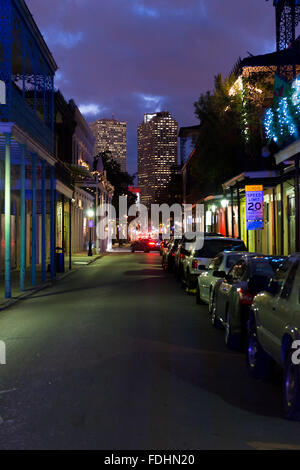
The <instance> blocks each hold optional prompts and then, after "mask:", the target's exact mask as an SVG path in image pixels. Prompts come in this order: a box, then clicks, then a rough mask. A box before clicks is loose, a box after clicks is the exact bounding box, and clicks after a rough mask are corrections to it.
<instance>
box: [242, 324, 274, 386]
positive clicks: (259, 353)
mask: <svg viewBox="0 0 300 470" xmlns="http://www.w3.org/2000/svg"><path fill="white" fill-rule="evenodd" d="M246 358H247V366H248V370H249V372H250V374H251V375H252V376H253V377H255V378H257V379H267V378H268V377H269V375H270V370H271V358H270V356H269V355H268V354H267V353H266V352H265V351H264V350H263V348H262V347H261V345H260V343H259V341H258V337H257V332H256V325H255V322H250V321H249V324H248V334H247V345H246Z"/></svg>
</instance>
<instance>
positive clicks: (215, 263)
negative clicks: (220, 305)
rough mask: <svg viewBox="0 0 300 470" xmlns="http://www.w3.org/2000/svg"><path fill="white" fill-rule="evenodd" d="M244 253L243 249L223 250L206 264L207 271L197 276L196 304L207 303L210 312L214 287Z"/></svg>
mask: <svg viewBox="0 0 300 470" xmlns="http://www.w3.org/2000/svg"><path fill="white" fill-rule="evenodd" d="M244 254H245V252H244V251H241V252H239V251H237V252H232V251H223V252H221V253H219V254H218V255H217V256H216V257H215V258H214V259H213V260H212V261H211V263H210V265H209V266H208V269H207V271H203V272H202V273H201V274H200V276H198V282H197V292H196V302H197V304H208V306H209V311H210V312H211V305H212V298H213V293H214V287H215V284H216V282H217V281H219V279H220V278H224V277H225V276H226V274H228V272H229V271H230V269H231V268H232V266H234V265H235V263H236V262H237V261H239V260H240V259H241V257H242V256H243V255H244Z"/></svg>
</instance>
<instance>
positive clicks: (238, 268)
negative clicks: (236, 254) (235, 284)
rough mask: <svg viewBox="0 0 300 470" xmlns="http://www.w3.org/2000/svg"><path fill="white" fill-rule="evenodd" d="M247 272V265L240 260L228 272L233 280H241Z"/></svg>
mask: <svg viewBox="0 0 300 470" xmlns="http://www.w3.org/2000/svg"><path fill="white" fill-rule="evenodd" d="M246 271H247V263H246V261H245V260H241V261H240V262H238V263H236V264H235V266H233V268H232V269H231V271H230V274H231V276H232V277H233V279H234V280H241V279H242V278H243V277H244V274H245V273H246Z"/></svg>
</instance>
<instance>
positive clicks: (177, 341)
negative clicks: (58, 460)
mask: <svg viewBox="0 0 300 470" xmlns="http://www.w3.org/2000/svg"><path fill="white" fill-rule="evenodd" d="M0 339H1V340H4V341H5V342H6V346H7V364H6V365H5V366H4V365H3V366H0V448H1V449H32V448H34V449H120V450H131V449H182V450H183V449H261V448H274V449H277V448H300V424H299V423H293V422H288V421H285V420H284V419H282V417H281V402H280V382H278V381H276V380H275V381H274V382H273V383H271V382H270V383H269V382H260V381H256V380H254V379H252V378H250V377H249V376H248V374H247V370H246V367H245V358H244V356H243V355H242V354H238V353H233V352H230V351H228V350H227V349H226V347H225V345H224V334H223V332H222V331H221V330H215V329H213V328H212V327H211V325H210V321H209V315H208V311H207V308H206V307H205V306H202V307H199V306H197V305H196V303H195V298H194V297H193V296H189V295H187V294H185V292H184V291H183V290H182V289H181V288H180V286H179V285H178V284H177V283H176V282H175V280H174V278H173V277H172V276H171V275H168V274H166V273H164V272H163V271H162V269H161V267H160V257H159V255H158V254H142V253H134V254H131V253H115V254H111V255H107V256H105V257H104V258H102V259H100V260H98V261H96V262H95V263H94V264H92V265H90V266H86V267H82V268H80V269H78V270H77V271H76V272H74V273H72V274H70V275H69V276H68V277H67V278H65V279H64V280H63V281H61V282H60V283H57V284H56V285H55V286H53V287H51V288H49V289H47V290H44V291H41V292H39V293H37V294H35V295H34V296H33V297H32V298H30V299H27V300H25V301H23V302H20V303H18V304H16V305H15V306H14V307H12V308H10V309H8V310H5V311H3V312H1V313H0Z"/></svg>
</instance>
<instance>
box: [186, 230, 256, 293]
mask: <svg viewBox="0 0 300 470" xmlns="http://www.w3.org/2000/svg"><path fill="white" fill-rule="evenodd" d="M225 250H226V251H239V252H240V251H247V248H246V246H245V243H244V242H243V240H239V239H236V238H226V237H219V236H217V237H215V236H207V235H205V237H204V243H203V247H202V248H201V249H197V248H196V247H192V248H191V249H190V251H189V252H188V253H186V255H185V256H184V257H183V259H182V262H181V272H180V278H181V280H182V282H183V283H185V284H186V287H187V289H188V290H190V289H196V287H197V279H198V276H199V275H200V274H201V273H202V272H203V271H206V270H207V269H208V266H209V264H210V263H211V261H212V260H213V258H214V257H215V256H216V255H217V254H218V253H219V252H220V251H225Z"/></svg>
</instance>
